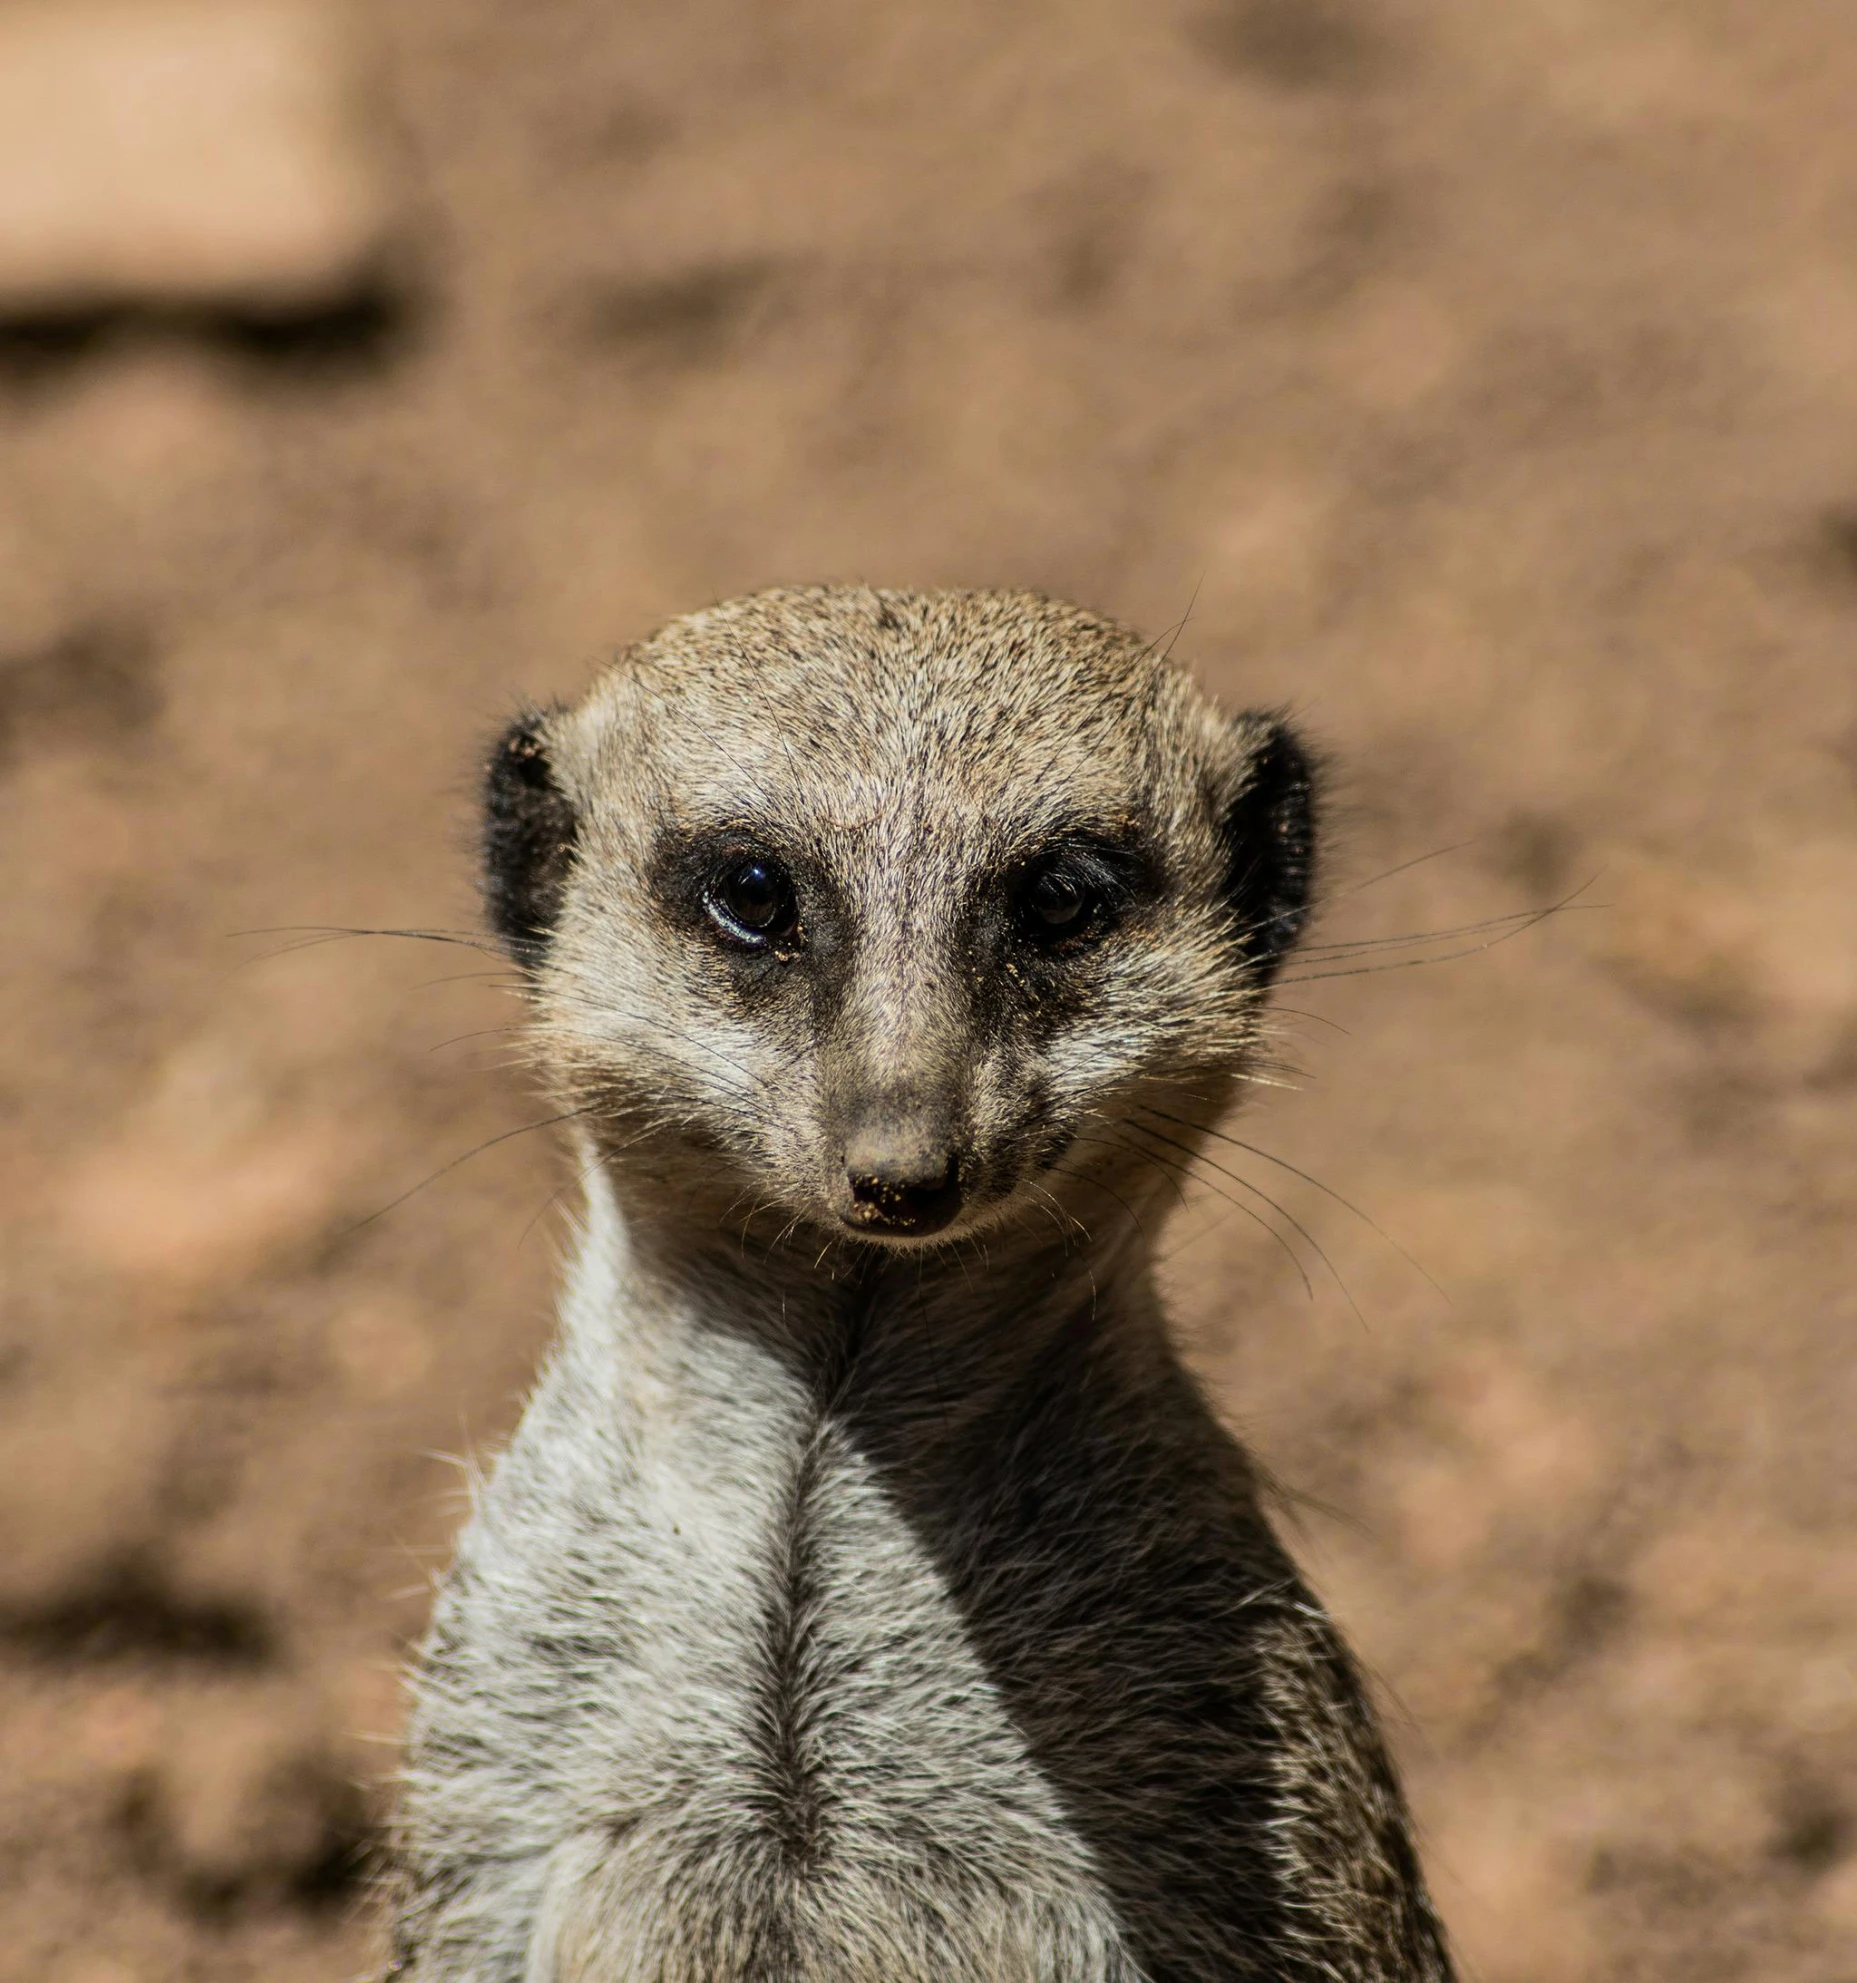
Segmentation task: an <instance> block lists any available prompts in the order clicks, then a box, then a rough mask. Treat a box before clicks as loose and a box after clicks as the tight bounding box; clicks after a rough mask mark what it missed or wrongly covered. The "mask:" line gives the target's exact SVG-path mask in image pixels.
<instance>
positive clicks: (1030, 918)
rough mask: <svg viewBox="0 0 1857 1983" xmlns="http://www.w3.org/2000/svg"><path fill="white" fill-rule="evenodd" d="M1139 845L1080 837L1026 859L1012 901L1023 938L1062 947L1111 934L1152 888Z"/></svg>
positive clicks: (1037, 944)
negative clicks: (1125, 844) (1133, 845)
mask: <svg viewBox="0 0 1857 1983" xmlns="http://www.w3.org/2000/svg"><path fill="white" fill-rule="evenodd" d="M1153 881H1154V878H1153V874H1152V870H1151V867H1150V864H1149V862H1148V859H1147V857H1146V855H1145V854H1143V853H1142V852H1141V851H1140V850H1139V849H1137V848H1133V847H1128V846H1123V845H1120V844H1118V843H1116V842H1113V841H1109V840H1103V839H1098V838H1096V837H1094V836H1086V835H1077V836H1074V837H1072V838H1070V839H1067V840H1064V841H1061V842H1059V843H1058V844H1057V845H1055V846H1053V847H1049V848H1047V849H1046V850H1045V851H1044V852H1042V853H1040V854H1038V855H1035V856H1034V857H1033V858H1032V859H1031V860H1029V861H1027V862H1025V863H1024V864H1023V866H1021V867H1020V868H1019V869H1018V870H1017V871H1016V872H1015V873H1014V875H1013V876H1012V878H1011V881H1010V883H1009V885H1008V899H1009V901H1010V903H1011V908H1012V919H1013V926H1014V928H1015V930H1016V931H1017V933H1018V935H1019V936H1020V938H1021V939H1022V940H1023V941H1024V942H1026V943H1028V944H1030V945H1031V946H1032V947H1033V948H1035V949H1039V950H1047V951H1052V950H1063V949H1068V948H1070V947H1072V946H1075V945H1079V944H1083V943H1087V942H1089V941H1091V940H1092V939H1094V938H1096V937H1100V936H1104V935H1106V934H1107V933H1108V932H1109V931H1110V930H1111V929H1113V928H1114V926H1115V925H1116V924H1117V923H1118V922H1120V921H1121V919H1122V918H1123V916H1124V915H1125V914H1126V913H1127V912H1128V910H1129V909H1130V908H1131V907H1132V906H1133V905H1134V903H1135V902H1136V901H1138V900H1139V899H1140V897H1141V896H1142V895H1143V894H1144V893H1147V892H1150V891H1151V890H1152V887H1153Z"/></svg>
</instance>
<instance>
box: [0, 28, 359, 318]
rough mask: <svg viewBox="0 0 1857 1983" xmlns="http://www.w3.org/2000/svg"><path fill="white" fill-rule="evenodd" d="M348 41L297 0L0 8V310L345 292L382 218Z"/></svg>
mask: <svg viewBox="0 0 1857 1983" xmlns="http://www.w3.org/2000/svg"><path fill="white" fill-rule="evenodd" d="M354 54H355V51H354V49H353V47H352V45H351V42H350V39H349V36H348V35H347V34H346V33H345V32H344V23H343V21H342V20H341V18H340V17H339V16H338V15H336V14H334V13H332V12H330V10H329V9H328V8H326V7H321V6H315V5H312V4H309V3H308V0H215V4H164V0H28V4H26V5H23V6H18V7H9V8H6V9H5V10H4V11H0V315H6V316H11V317H14V318H20V317H32V316H44V315H52V314H58V313H64V312H79V311H86V310H97V309H107V308H112V307H120V306H124V305H130V306H134V305H154V306H175V305H209V306H210V305H224V306H229V307H235V308H245V309H255V310H260V311H269V310H289V309H292V308H305V307H315V306H316V305H318V304H324V303H328V302H331V301H333V300H335V299H338V298H340V297H341V296H343V295H344V294H346V293H348V292H349V291H350V290H351V289H352V288H353V286H354V285H355V283H356V282H357V280H358V279H360V278H361V277H362V276H363V275H364V274H365V271H366V267H367V265H368V264H369V262H370V261H371V260H372V259H373V258H374V257H375V256H376V255H377V254H378V253H379V251H380V249H381V247H382V245H383V242H384V240H385V237H386V233H387V229H388V227H389V222H390V216H389V211H388V203H387V199H386V190H385V186H384V182H383V178H382V174H381V169H380V159H379V155H378V153H377V151H376V148H375V146H374V144H373V143H372V141H371V137H370V133H369V130H368V128H367V124H366V120H365V118H364V116H363V114H362V106H361V103H360V100H359V93H358V91H357V89H356V77H355V68H356V64H355V60H354Z"/></svg>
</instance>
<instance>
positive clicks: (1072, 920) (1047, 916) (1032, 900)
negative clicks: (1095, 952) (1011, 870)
mask: <svg viewBox="0 0 1857 1983" xmlns="http://www.w3.org/2000/svg"><path fill="white" fill-rule="evenodd" d="M1017 907H1018V912H1019V924H1020V927H1021V928H1022V929H1023V930H1024V931H1025V933H1026V935H1028V936H1030V937H1032V938H1034V939H1036V940H1039V941H1042V942H1046V943H1054V942H1058V941H1060V940H1061V939H1063V938H1064V937H1068V936H1080V935H1082V934H1083V933H1084V932H1085V931H1086V930H1089V929H1092V928H1094V927H1095V926H1096V925H1097V924H1098V923H1100V922H1101V920H1102V916H1103V910H1104V907H1105V904H1104V902H1103V898H1102V895H1101V894H1100V892H1099V891H1098V890H1096V889H1095V888H1093V887H1092V886H1091V885H1090V883H1089V882H1088V881H1087V880H1086V879H1085V878H1084V877H1083V876H1082V875H1079V874H1076V873H1073V872H1072V871H1071V870H1070V869H1069V868H1066V867H1060V866H1055V865H1054V866H1051V867H1044V868H1039V869H1036V870H1035V871H1034V872H1033V873H1032V874H1031V875H1029V876H1028V877H1027V878H1026V880H1025V881H1024V882H1023V883H1022V884H1021V886H1020V888H1019V898H1018V904H1017Z"/></svg>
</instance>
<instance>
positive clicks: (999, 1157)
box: [485, 588, 1314, 1246]
mask: <svg viewBox="0 0 1857 1983" xmlns="http://www.w3.org/2000/svg"><path fill="white" fill-rule="evenodd" d="M485 845H486V869H487V877H486V879H487V892H488V900H489V907H490V914H491V918H492V920H493V922H494V923H495V925H496V928H497V930H498V932H499V933H500V935H501V936H502V938H503V940H504V942H505V943H506V944H507V945H508V947H509V949H510V951H511V952H512V954H513V955H514V957H515V959H516V961H517V962H518V963H519V964H520V966H521V967H522V969H523V971H524V973H525V975H526V977H527V979H528V981H529V983H530V986H531V989H532V993H533V997H534V1002H535V1006H536V1014H537V1024H536V1039H537V1041H538V1044H539V1048H540V1053H541V1057H542V1060H543V1063H544V1066H545V1068H546V1069H547V1071H548V1074H549V1077H550V1079H551V1081H552V1083H553V1085H554V1087H555V1089H556V1091H557V1092H558V1094H559V1095H560V1097H561V1099H562V1103H563V1106H564V1107H568V1108H572V1109H574V1110H575V1111H577V1112H578V1113H579V1114H580V1117H581V1120H582V1121H583V1122H584V1123H585V1124H586V1125H587V1127H588V1131H589V1134H590V1136H591V1138H592V1141H593V1144H594V1148H595V1150H596V1152H597V1155H598V1156H599V1158H600V1160H601V1162H602V1163H603V1164H604V1165H605V1166H606V1167H607V1168H608V1169H609V1171H611V1172H613V1173H614V1174H615V1175H616V1176H618V1177H619V1178H620V1179H621V1181H622V1182H626V1181H629V1182H630V1183H631V1184H632V1185H633V1186H635V1187H636V1188H638V1189H640V1190H646V1191H651V1192H654V1193H655V1194H656V1195H657V1197H658V1201H659V1202H660V1203H661V1204H664V1203H669V1204H673V1205H674V1206H676V1207H678V1208H680V1209H681V1210H683V1211H684V1212H686V1213H688V1214H689V1215H691V1216H695V1217H699V1218H703V1219H706V1220H719V1221H721V1222H722V1223H724V1224H727V1223H729V1222H730V1221H731V1220H733V1221H734V1222H735V1223H736V1224H737V1226H740V1224H741V1222H742V1221H743V1220H747V1219H752V1218H756V1217H760V1218H765V1219H772V1220H775V1221H777V1222H778V1224H779V1226H780V1228H781V1229H782V1230H788V1229H799V1228H805V1229H808V1230H810V1231H811V1232H813V1233H814V1234H815V1235H816V1234H817V1233H819V1232H820V1231H821V1230H823V1231H824V1232H825V1233H826V1234H830V1235H838V1236H841V1237H845V1238H858V1239H862V1240H864V1241H867V1242H874V1243H881V1244H889V1245H902V1246H908V1245H919V1244H922V1243H924V1242H930V1243H933V1242H934V1241H937V1240H943V1239H947V1238H951V1237H957V1236H959V1235H962V1234H965V1233H969V1232H973V1231H975V1230H978V1229H981V1228H984V1227H989V1226H996V1225H999V1224H1001V1223H1002V1222H1008V1221H1012V1220H1014V1219H1017V1218H1020V1217H1024V1218H1025V1219H1027V1220H1028V1222H1029V1220H1030V1219H1031V1218H1033V1217H1034V1216H1035V1215H1036V1214H1037V1213H1038V1211H1039V1209H1040V1207H1042V1208H1043V1210H1044V1211H1045V1212H1046V1213H1048V1212H1049V1211H1050V1209H1051V1207H1052V1206H1053V1205H1054V1204H1061V1205H1064V1206H1066V1207H1070V1208H1072V1209H1073V1211H1074V1212H1076V1213H1077V1214H1079V1215H1080V1216H1087V1213H1085V1212H1084V1204H1085V1200H1084V1198H1082V1197H1080V1196H1079V1195H1078V1194H1079V1193H1086V1194H1087V1193H1088V1192H1089V1191H1091V1190H1096V1191H1099V1192H1108V1193H1111V1194H1114V1195H1116V1196H1117V1198H1118V1200H1120V1199H1121V1197H1122V1196H1123V1195H1124V1187H1125V1184H1126V1179H1125V1180H1124V1182H1123V1183H1118V1182H1117V1176H1118V1173H1119V1172H1121V1173H1127V1172H1129V1171H1131V1169H1133V1168H1140V1167H1141V1164H1142V1158H1143V1156H1144V1154H1149V1155H1151V1153H1144V1152H1143V1151H1142V1150H1141V1149H1140V1148H1139V1147H1138V1146H1137V1144H1136V1142H1135V1139H1133V1138H1132V1137H1127V1136H1124V1135H1122V1134H1121V1133H1120V1130H1121V1129H1122V1128H1123V1127H1125V1126H1126V1125H1127V1124H1128V1122H1129V1121H1130V1120H1131V1116H1130V1111H1131V1110H1133V1109H1135V1108H1136V1107H1138V1106H1141V1105H1142V1104H1143V1103H1144V1102H1146V1103H1154V1102H1156V1101H1165V1100H1166V1098H1167V1097H1168V1096H1170V1095H1171V1096H1172V1097H1173V1098H1174V1101H1173V1103H1172V1106H1174V1107H1176V1108H1178V1110H1179V1112H1180V1115H1181V1116H1183V1117H1190V1118H1192V1120H1194V1121H1196V1122H1201V1121H1205V1120H1208V1119H1209V1116H1210V1113H1211V1112H1212V1111H1213V1110H1215V1109H1216V1108H1217V1106H1218V1104H1219V1103H1220V1102H1221V1101H1222V1100H1223V1099H1224V1098H1225V1096H1226V1095H1228V1094H1229V1092H1230V1091H1231V1087H1232V1084H1233V1083H1234V1081H1236V1080H1237V1079H1239V1078H1241V1077H1242V1076H1243V1074H1244V1073H1245V1071H1246V1069H1247V1067H1249V1066H1250V1065H1251V1064H1252V1063H1253V1061H1254V1059H1255V1056H1256V1054H1257V1050H1258V1043H1259V1037H1260V1018H1261V1010H1262V1006H1263V1001H1264V995H1265V993H1266V991H1267V989H1268V986H1269V983H1270V980H1271V978H1272V975H1273V973H1274V972H1275V971H1276V969H1277V966H1278V964H1279V962H1280V960H1281V959H1282V957H1283V955H1284V953H1285V951H1286V950H1287V949H1288V947H1289V946H1290V945H1291V944H1292V943H1293V942H1294V941H1295V939H1296V937H1297V935H1298V933H1299V932H1300V931H1301V929H1302V926H1303V923H1304V920H1305V918H1306V915H1307V913H1308V906H1309V895H1310V887H1311V881H1312V869H1313V849H1314V818H1313V802H1312V778H1311V772H1310V766H1309V763H1308V760H1307V758H1306V756H1305V754H1304V752H1303V751H1302V749H1301V748H1300V747H1299V745H1298V744H1297V742H1296V740H1295V738H1294V737H1293V736H1292V735H1291V734H1290V732H1289V731H1288V730H1287V729H1286V728H1285V727H1284V725H1283V724H1282V723H1281V722H1279V721H1277V720H1276V719H1274V718H1272V717H1266V716H1259V715H1242V716H1237V717H1227V716H1224V715H1222V714H1220V713H1219V712H1218V711H1216V710H1215V709H1214V708H1213V707H1212V706H1211V705H1210V704H1209V703H1208V702H1207V701H1206V700H1205V699H1204V698H1203V697H1202V696H1201V695H1200V694H1199V693H1198V691H1197V690H1196V689H1195V688H1194V687H1193V685H1192V684H1191V683H1190V682H1189V681H1188V679H1187V678H1186V677H1185V676H1184V675H1183V674H1182V673H1181V672H1180V671H1178V670H1177V669H1176V668H1174V667H1173V666H1172V665H1171V664H1170V663H1169V662H1168V661H1167V660H1166V659H1165V658H1164V657H1163V656H1160V655H1158V654H1157V653H1156V652H1155V651H1154V649H1153V648H1152V647H1151V646H1148V645H1146V644H1144V643H1143V642H1142V641H1141V640H1140V639H1138V638H1137V637H1136V636H1135V635H1134V634H1133V633H1131V632H1129V631H1127V630H1126V629H1124V628H1121V627H1118V626H1115V625H1112V624H1110V623H1108V622H1105V621H1103V620H1099V619H1095V618H1092V617H1090V616H1089V615H1087V614H1085V613H1082V612H1080V611H1078V610H1076V609H1075V608H1072V607H1068V606H1064V605H1060V604H1057V603H1054V602H1052V601H1050V600H1046V599H1042V598H1037V597H1032V596H1029V595H1021V594H1002V593H926V594H910V593H892V592H876V591H869V590H864V589H851V588H846V589H820V590H810V591H786V592H774V593H766V594H762V595H759V596H757V597H754V598H749V599H744V600H739V601H736V602H734V603H732V604H729V605H724V606H719V607H716V608H714V609H712V610H710V611H707V612H702V613H697V614H694V615H692V616H690V617H689V618H686V619H682V620H679V621H676V622H674V623H673V624H672V625H671V626H669V627H667V628H666V629H664V630H663V631H662V632H660V633H659V634H657V635H656V636H654V637H653V638H652V639H650V640H648V641H646V642H645V643H644V644H643V645H641V646H640V647H637V648H635V649H633V650H631V651H630V652H628V653H626V654H624V655H623V656H621V657H620V658H619V660H618V661H617V662H616V663H615V664H614V665H613V666H612V667H611V669H610V670H609V671H608V672H607V673H606V674H605V675H604V676H603V677H602V678H601V679H600V680H599V681H598V682H597V683H596V684H595V686H594V687H593V689H592V690H591V692H590V693H589V694H588V695H587V696H586V698H585V699H584V700H583V701H582V702H581V703H580V704H579V705H578V706H576V707H574V708H571V709H561V710H555V711H552V712H548V713H541V714H534V715H530V716H527V717H524V718H523V719H522V720H520V721H519V722H517V723H516V724H515V725H514V726H513V727H512V728H511V729H510V730H509V731H508V733H507V734H506V735H505V736H504V737H503V739H502V740H501V742H500V744H499V745H498V746H497V748H496V750H495V751H494V752H493V754H492V759H491V763H490V768H489V775H488V786H487V826H486V835H485ZM1176 1161H1177V1160H1176ZM1148 1168H1150V1169H1151V1168H1152V1166H1151V1165H1149V1166H1148ZM1095 1209H1096V1210H1097V1211H1098V1212H1100V1211H1101V1210H1102V1206H1101V1204H1100V1203H1099V1204H1098V1205H1097V1207H1096V1208H1095ZM1044 1229H1045V1230H1047V1231H1048V1230H1049V1225H1048V1223H1047V1224H1046V1226H1045V1228H1044ZM815 1243H816V1241H815Z"/></svg>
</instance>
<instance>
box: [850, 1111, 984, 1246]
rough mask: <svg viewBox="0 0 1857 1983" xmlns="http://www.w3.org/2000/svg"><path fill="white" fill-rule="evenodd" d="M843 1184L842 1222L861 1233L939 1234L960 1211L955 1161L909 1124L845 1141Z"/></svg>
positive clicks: (937, 1139) (939, 1141) (941, 1144)
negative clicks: (846, 1195)
mask: <svg viewBox="0 0 1857 1983" xmlns="http://www.w3.org/2000/svg"><path fill="white" fill-rule="evenodd" d="M845 1178H846V1182H847V1183H848V1184H849V1185H850V1187H851V1204H850V1209H849V1211H848V1213H847V1217H848V1219H849V1222H850V1223H851V1224H852V1225H854V1226H858V1227H860V1228H862V1229H863V1230H864V1231H866V1232H894V1233H911V1234H918V1235H919V1234H924V1233H932V1232H939V1231H940V1230H941V1228H942V1227H943V1226H945V1225H946V1224H947V1223H948V1221H949V1220H950V1219H952V1218H953V1217H954V1215H955V1213H956V1211H957V1210H958V1209H959V1208H960V1203H961V1186H960V1159H959V1158H958V1157H957V1156H956V1155H955V1153H954V1152H953V1151H952V1150H951V1149H949V1147H948V1145H947V1142H946V1141H945V1140H944V1138H942V1137H941V1136H939V1135H935V1134H932V1133H929V1132H927V1131H926V1130H924V1129H923V1128H920V1127H917V1126H916V1125H913V1124H911V1125H905V1124H900V1123H899V1124H894V1125H888V1124H885V1125H878V1124H872V1125H871V1126H870V1127H868V1128H865V1129H861V1130H859V1131H858V1132H857V1133H855V1134H854V1135H852V1136H851V1137H850V1138H848V1139H847V1141H846V1144H845Z"/></svg>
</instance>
